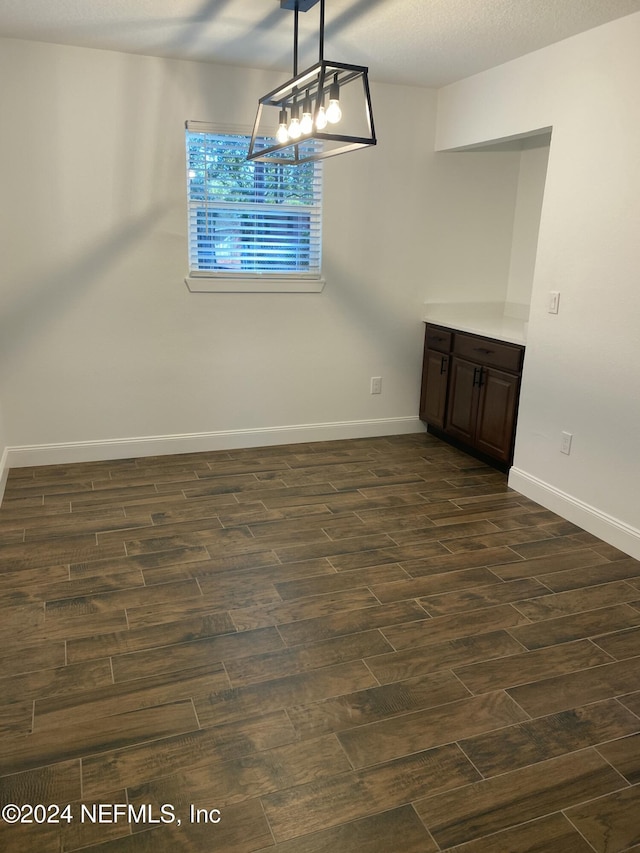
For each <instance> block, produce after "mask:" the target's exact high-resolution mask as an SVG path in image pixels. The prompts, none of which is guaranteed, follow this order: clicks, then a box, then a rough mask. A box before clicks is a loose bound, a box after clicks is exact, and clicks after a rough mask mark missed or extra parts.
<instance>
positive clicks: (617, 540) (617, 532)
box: [509, 468, 640, 560]
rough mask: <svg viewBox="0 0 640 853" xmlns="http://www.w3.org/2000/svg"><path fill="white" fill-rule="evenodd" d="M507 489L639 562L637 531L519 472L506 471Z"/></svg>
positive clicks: (638, 534)
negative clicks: (507, 476)
mask: <svg viewBox="0 0 640 853" xmlns="http://www.w3.org/2000/svg"><path fill="white" fill-rule="evenodd" d="M509 485H510V486H511V488H512V489H515V490H516V491H517V492H520V493H521V494H523V495H525V496H526V497H528V498H531V500H533V501H535V502H536V503H539V504H541V505H542V506H544V507H546V509H550V510H551V511H552V512H556V513H558V515H560V516H562V517H563V518H566V519H567V520H568V521H572V522H573V523H574V524H577V525H578V526H579V527H582V528H583V530H587V531H588V532H589V533H593V535H594V536H597V537H598V538H599V539H603V540H604V541H605V542H608V543H609V544H610V545H613V546H614V547H616V548H619V549H620V550H621V551H624V552H625V554H629V556H631V557H634V558H635V559H636V560H640V530H638V529H637V528H636V527H632V526H631V525H630V524H626V522H624V521H620V519H618V518H614V517H613V516H611V515H608V514H607V513H606V512H602V510H599V509H597V508H596V507H594V506H591V505H590V504H587V503H585V502H584V501H581V500H579V499H578V498H575V497H573V496H572V495H568V494H566V492H562V491H561V490H560V489H556V487H555V486H552V485H550V484H549V483H545V482H544V480H539V479H538V478H537V477H534V476H533V475H532V474H527V472H526V471H521V470H520V469H519V468H511V470H510V471H509Z"/></svg>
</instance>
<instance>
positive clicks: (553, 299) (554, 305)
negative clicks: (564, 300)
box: [547, 290, 560, 314]
mask: <svg viewBox="0 0 640 853" xmlns="http://www.w3.org/2000/svg"><path fill="white" fill-rule="evenodd" d="M559 306H560V291H559V290H550V291H549V308H548V309H547V310H548V311H549V314H557V313H558V308H559Z"/></svg>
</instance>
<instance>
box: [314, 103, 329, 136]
mask: <svg viewBox="0 0 640 853" xmlns="http://www.w3.org/2000/svg"><path fill="white" fill-rule="evenodd" d="M326 126H327V112H326V110H325V108H324V104H322V105H321V106H320V109H319V110H318V115H317V116H316V127H317V128H318V130H324V129H325V127H326Z"/></svg>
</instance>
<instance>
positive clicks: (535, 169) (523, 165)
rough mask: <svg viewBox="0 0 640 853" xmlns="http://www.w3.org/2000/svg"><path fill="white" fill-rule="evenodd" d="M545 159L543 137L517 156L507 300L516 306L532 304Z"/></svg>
mask: <svg viewBox="0 0 640 853" xmlns="http://www.w3.org/2000/svg"><path fill="white" fill-rule="evenodd" d="M548 159H549V143H548V139H547V137H546V136H545V137H539V136H536V137H533V138H532V139H531V140H528V141H527V142H526V143H525V147H524V148H523V150H522V154H521V156H520V172H519V174H518V195H517V198H516V207H515V213H514V219H513V239H512V243H511V258H510V262H509V278H508V283H507V298H506V301H507V302H508V303H511V304H515V305H529V304H530V303H531V293H532V290H533V273H534V270H535V265H536V254H537V251H538V230H539V227H540V217H541V215H542V199H543V197H544V185H545V180H546V177H547V162H548Z"/></svg>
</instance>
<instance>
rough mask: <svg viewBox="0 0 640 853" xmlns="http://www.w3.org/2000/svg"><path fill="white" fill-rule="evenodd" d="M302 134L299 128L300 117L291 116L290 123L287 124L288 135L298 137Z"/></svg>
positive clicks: (292, 137)
mask: <svg viewBox="0 0 640 853" xmlns="http://www.w3.org/2000/svg"><path fill="white" fill-rule="evenodd" d="M301 136H302V130H301V128H300V119H299V118H298V116H295V117H292V118H291V123H290V124H289V137H290V138H291V139H300V137H301Z"/></svg>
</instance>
